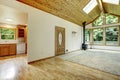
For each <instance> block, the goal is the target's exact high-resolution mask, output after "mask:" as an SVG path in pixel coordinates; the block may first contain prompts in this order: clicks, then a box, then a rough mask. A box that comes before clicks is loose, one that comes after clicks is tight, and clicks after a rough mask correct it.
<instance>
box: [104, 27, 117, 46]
mask: <svg viewBox="0 0 120 80" xmlns="http://www.w3.org/2000/svg"><path fill="white" fill-rule="evenodd" d="M118 31H119V27H109V28H106V45H118V33H119V32H118Z"/></svg>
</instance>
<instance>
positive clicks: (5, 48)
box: [0, 45, 9, 56]
mask: <svg viewBox="0 0 120 80" xmlns="http://www.w3.org/2000/svg"><path fill="white" fill-rule="evenodd" d="M7 55H9V46H8V45H3V46H2V47H1V49H0V56H7Z"/></svg>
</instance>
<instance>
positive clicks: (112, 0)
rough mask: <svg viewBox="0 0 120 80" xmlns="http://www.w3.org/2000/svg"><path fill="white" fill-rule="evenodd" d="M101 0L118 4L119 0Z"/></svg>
mask: <svg viewBox="0 0 120 80" xmlns="http://www.w3.org/2000/svg"><path fill="white" fill-rule="evenodd" d="M103 2H106V3H111V4H116V5H119V0H103Z"/></svg>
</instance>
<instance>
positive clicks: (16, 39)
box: [0, 23, 27, 57]
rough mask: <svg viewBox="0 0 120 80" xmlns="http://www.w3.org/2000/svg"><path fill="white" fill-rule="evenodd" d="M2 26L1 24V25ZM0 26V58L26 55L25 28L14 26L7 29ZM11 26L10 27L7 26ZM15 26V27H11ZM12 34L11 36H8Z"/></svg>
mask: <svg viewBox="0 0 120 80" xmlns="http://www.w3.org/2000/svg"><path fill="white" fill-rule="evenodd" d="M1 24H2V23H1ZM1 24H0V36H1V37H0V57H3V56H11V55H17V54H26V53H27V27H26V25H16V27H15V28H12V27H11V28H8V27H6V24H4V25H2V26H3V27H1ZM9 26H12V25H9ZM13 26H15V25H13ZM10 33H13V34H10Z"/></svg>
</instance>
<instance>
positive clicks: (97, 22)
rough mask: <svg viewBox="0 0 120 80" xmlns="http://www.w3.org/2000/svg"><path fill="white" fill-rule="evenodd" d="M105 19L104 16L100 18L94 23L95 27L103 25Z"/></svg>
mask: <svg viewBox="0 0 120 80" xmlns="http://www.w3.org/2000/svg"><path fill="white" fill-rule="evenodd" d="M103 17H104V16H100V17H99V18H98V19H97V20H95V21H94V22H93V26H98V25H103Z"/></svg>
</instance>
